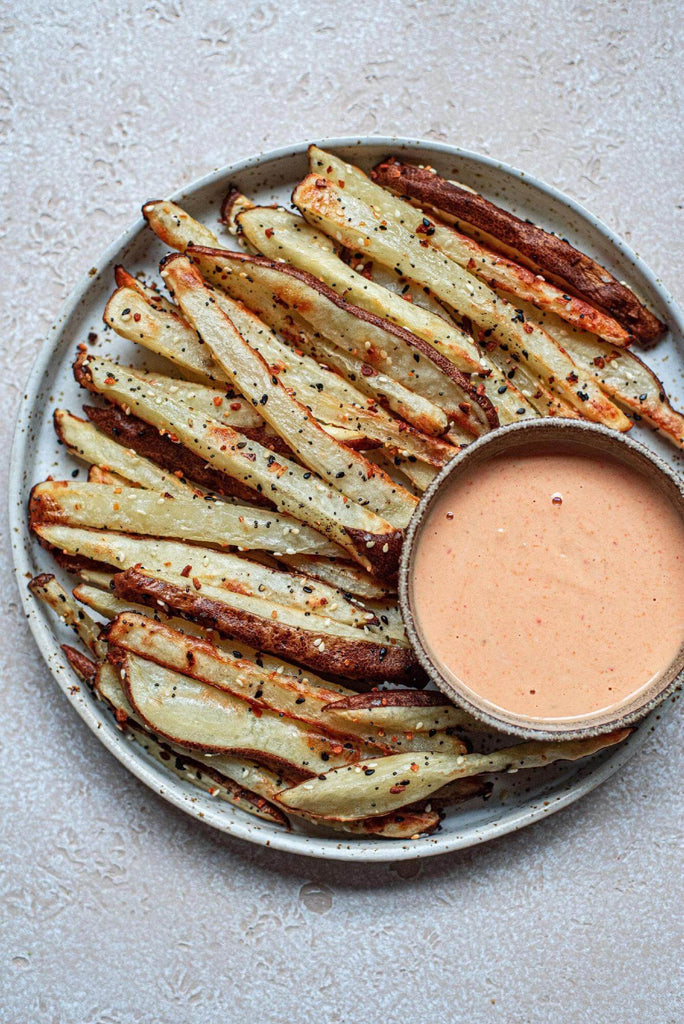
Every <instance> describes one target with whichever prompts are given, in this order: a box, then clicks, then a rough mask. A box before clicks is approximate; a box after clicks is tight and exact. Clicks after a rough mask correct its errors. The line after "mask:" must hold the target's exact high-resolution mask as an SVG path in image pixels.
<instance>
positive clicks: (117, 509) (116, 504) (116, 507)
mask: <svg viewBox="0 0 684 1024" xmlns="http://www.w3.org/2000/svg"><path fill="white" fill-rule="evenodd" d="M112 508H113V509H114V511H115V512H118V511H119V509H120V508H121V506H120V505H119V502H118V501H115V502H114V504H113V505H112Z"/></svg>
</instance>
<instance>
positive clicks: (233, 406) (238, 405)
mask: <svg viewBox="0 0 684 1024" xmlns="http://www.w3.org/2000/svg"><path fill="white" fill-rule="evenodd" d="M230 407H231V409H232V410H233V412H238V411H239V410H240V409H241V408H242V402H231V403H230Z"/></svg>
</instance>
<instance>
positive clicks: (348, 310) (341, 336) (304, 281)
mask: <svg viewBox="0 0 684 1024" xmlns="http://www.w3.org/2000/svg"><path fill="white" fill-rule="evenodd" d="M187 253H188V255H189V256H190V258H191V259H192V260H193V262H194V263H196V264H197V266H198V267H199V269H200V270H201V272H202V274H203V275H204V276H205V277H206V278H207V279H208V280H210V281H211V282H212V283H213V284H215V285H216V286H217V287H219V288H223V289H224V290H226V291H228V292H229V293H230V294H231V295H233V296H235V297H237V298H239V299H241V300H242V301H244V302H246V303H248V304H249V305H252V306H253V305H254V304H255V303H256V304H258V311H259V312H260V313H261V315H262V316H263V317H267V316H268V310H269V309H272V308H273V306H274V305H275V306H276V308H277V307H280V308H281V309H284V310H285V313H286V315H287V313H288V312H289V311H290V310H291V311H293V312H294V313H296V314H297V316H298V318H300V319H303V320H304V322H305V323H306V325H307V326H308V328H309V330H310V331H312V332H314V334H319V335H322V336H323V337H324V338H327V339H328V340H330V341H332V342H333V343H334V344H335V345H336V346H337V347H339V348H341V349H342V350H343V351H346V352H347V353H349V354H351V355H356V354H359V353H360V354H362V356H363V361H364V362H365V363H367V364H368V365H369V366H370V367H371V368H372V369H375V370H377V371H378V372H379V373H383V374H384V375H386V376H387V377H390V378H394V379H395V380H397V381H398V382H405V383H406V384H410V387H411V389H412V390H413V391H415V393H416V394H418V395H420V396H422V397H423V398H424V399H426V400H427V401H429V402H431V403H433V404H434V405H436V406H437V407H438V408H441V409H443V410H444V411H445V412H446V414H447V415H448V416H449V417H451V418H453V419H455V420H456V422H459V423H461V425H463V426H467V427H468V428H469V429H470V431H471V432H472V433H483V432H484V431H485V430H487V429H489V428H490V427H493V426H497V424H498V420H497V418H496V413H495V410H494V408H493V406H492V405H491V403H490V402H489V401H488V399H487V398H486V397H485V396H484V395H483V394H479V393H478V391H477V388H476V387H475V386H474V385H473V384H471V383H470V380H469V379H468V377H466V376H465V375H464V374H463V373H462V372H461V371H460V370H459V369H457V367H456V366H454V364H453V363H452V362H450V360H449V359H447V358H446V356H443V355H442V354H441V353H439V352H438V351H437V350H436V349H434V348H433V347H432V346H430V345H428V343H427V342H425V341H424V340H423V339H422V338H419V337H418V336H417V335H414V334H411V333H410V331H407V330H406V329H405V328H402V327H398V326H397V325H396V324H393V323H392V322H391V321H389V320H383V319H382V318H380V317H378V316H376V315H375V314H372V313H369V312H368V311H367V310H365V309H362V308H361V307H360V306H354V305H352V304H351V303H349V302H347V301H346V299H344V298H342V297H341V296H340V295H338V294H337V293H336V292H335V291H334V290H333V289H332V288H329V287H328V286H327V285H325V284H323V282H321V281H319V280H318V279H317V278H315V277H314V276H313V275H311V274H308V273H306V272H305V271H303V270H298V269H297V268H295V267H290V266H288V265H287V264H284V263H276V262H273V261H269V260H266V259H264V258H263V257H261V256H247V255H245V254H244V253H233V252H227V251H224V252H220V251H217V250H213V251H212V250H208V249H201V248H198V247H196V246H191V247H189V249H188V250H187ZM245 275H246V276H245ZM280 329H282V328H280ZM478 370H481V367H480V366H478ZM369 376H370V375H369ZM464 403H469V404H470V407H471V408H470V411H469V414H466V413H464V411H463V405H464ZM411 422H414V425H415V426H417V427H418V428H419V429H425V426H426V425H425V424H424V423H422V422H420V421H418V422H415V421H413V420H412V421H411Z"/></svg>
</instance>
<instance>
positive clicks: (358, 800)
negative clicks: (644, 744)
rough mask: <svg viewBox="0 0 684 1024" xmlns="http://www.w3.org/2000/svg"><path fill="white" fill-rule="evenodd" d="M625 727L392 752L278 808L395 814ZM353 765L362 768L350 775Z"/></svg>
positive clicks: (302, 790) (292, 795)
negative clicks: (501, 744)
mask: <svg viewBox="0 0 684 1024" xmlns="http://www.w3.org/2000/svg"><path fill="white" fill-rule="evenodd" d="M629 732H630V730H629V729H620V730H618V731H617V732H613V733H609V734H607V735H604V736H595V737H592V738H591V739H586V740H575V741H565V742H560V743H541V742H531V743H521V744H519V745H517V746H514V747H506V748H504V749H502V750H497V751H495V752H494V753H492V754H462V755H460V756H458V757H453V756H452V755H450V754H421V755H419V756H417V757H412V756H411V755H410V754H393V755H391V756H390V757H381V758H377V759H374V760H370V761H364V762H361V763H360V764H358V765H354V766H350V765H346V766H345V767H344V768H341V769H338V770H333V771H329V772H326V774H325V775H323V776H322V777H321V778H316V779H309V780H308V781H307V782H304V783H300V784H299V785H298V786H295V787H293V788H292V789H288V790H285V792H283V793H281V794H279V796H278V801H279V803H281V804H282V806H283V807H285V808H286V809H287V808H292V809H293V810H305V811H307V812H308V813H309V814H313V815H315V816H316V817H320V818H328V817H329V818H333V819H335V820H337V821H353V820H354V819H355V818H359V817H363V818H365V817H367V816H368V815H370V814H381V813H388V812H389V811H392V810H397V809H398V808H399V807H401V806H402V805H403V804H404V803H405V802H406V803H408V802H409V801H411V802H413V801H416V800H423V799H425V798H426V797H429V796H431V794H432V793H435V792H437V791H438V790H440V789H441V788H442V787H443V786H445V785H447V784H448V783H450V782H454V781H455V780H456V779H460V778H464V777H466V776H469V775H481V774H483V773H491V772H502V771H507V772H510V771H521V770H523V769H527V768H542V767H544V766H546V765H548V764H552V763H553V762H554V761H576V760H578V759H579V758H582V757H588V756H589V755H591V754H595V753H596V752H597V751H599V750H602V749H603V748H605V747H610V746H613V744H615V743H620V742H621V741H622V740H623V739H625V737H626V736H628V735H629ZM356 767H358V768H360V769H361V770H360V771H359V772H357V771H355V768H356Z"/></svg>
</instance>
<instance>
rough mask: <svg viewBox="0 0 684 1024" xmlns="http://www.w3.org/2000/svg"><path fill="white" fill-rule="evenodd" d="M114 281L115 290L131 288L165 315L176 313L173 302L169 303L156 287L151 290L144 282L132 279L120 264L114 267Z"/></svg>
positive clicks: (135, 278) (136, 278) (131, 275)
mask: <svg viewBox="0 0 684 1024" xmlns="http://www.w3.org/2000/svg"><path fill="white" fill-rule="evenodd" d="M114 280H115V281H116V285H117V288H133V289H134V290H135V291H136V292H138V294H139V295H141V296H142V297H143V299H145V301H146V302H148V303H149V304H150V305H151V306H154V308H155V309H161V310H164V312H166V313H175V312H176V309H175V306H174V304H173V302H169V300H168V299H167V298H165V296H164V295H162V293H161V292H160V291H159V290H158V289H157V288H156V287H154V288H151V287H150V286H149V285H147V284H145V282H144V281H141V280H140V278H139V277H134V276H133V274H131V273H129V272H128V270H126V268H125V267H124V266H122V265H121V264H120V263H117V265H116V266H115V267H114Z"/></svg>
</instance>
